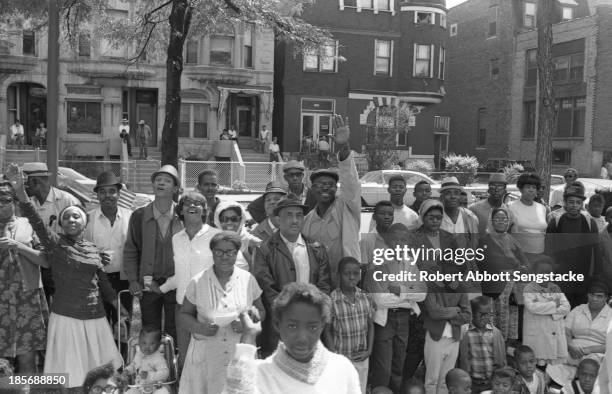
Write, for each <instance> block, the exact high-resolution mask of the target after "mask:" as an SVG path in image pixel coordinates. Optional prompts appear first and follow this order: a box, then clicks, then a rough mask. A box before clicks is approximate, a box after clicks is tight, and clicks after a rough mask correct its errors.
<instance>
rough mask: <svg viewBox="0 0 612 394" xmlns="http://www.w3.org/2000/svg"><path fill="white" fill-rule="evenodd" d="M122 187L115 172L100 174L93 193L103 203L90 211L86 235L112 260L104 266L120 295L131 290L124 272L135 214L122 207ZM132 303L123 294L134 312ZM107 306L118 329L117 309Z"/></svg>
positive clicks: (123, 297) (108, 314) (124, 300)
mask: <svg viewBox="0 0 612 394" xmlns="http://www.w3.org/2000/svg"><path fill="white" fill-rule="evenodd" d="M122 187H123V185H122V184H121V181H120V179H119V178H118V177H117V176H115V174H114V173H113V172H112V171H105V172H103V173H101V174H100V175H98V179H97V180H96V186H95V187H94V189H93V191H94V193H96V195H97V197H98V201H99V203H100V204H99V205H98V206H97V207H96V208H94V209H93V210H91V211H89V212H88V215H89V221H88V222H87V227H86V228H85V233H84V235H83V237H84V238H85V239H87V240H88V241H91V242H93V243H94V244H96V246H97V247H98V248H100V249H102V250H104V251H105V252H106V254H107V255H108V256H109V257H110V263H109V264H108V265H107V266H105V267H104V271H105V272H106V276H107V277H108V280H109V282H110V284H111V285H112V286H113V288H114V289H115V291H117V292H119V291H122V290H127V289H128V288H129V282H128V281H127V277H126V275H125V271H124V270H123V248H124V246H125V240H126V238H127V233H128V226H129V224H130V217H131V216H132V211H131V210H129V209H126V208H122V207H120V206H119V205H118V202H119V196H120V195H121V189H122ZM130 301H131V299H130V297H129V296H127V295H124V294H122V299H121V303H122V304H123V306H124V307H126V308H128V309H131V302H130ZM104 307H105V309H106V316H107V318H108V319H109V321H110V322H111V325H112V326H113V327H114V324H115V323H116V320H117V317H116V313H115V309H114V306H112V305H108V304H106V303H105V305H104Z"/></svg>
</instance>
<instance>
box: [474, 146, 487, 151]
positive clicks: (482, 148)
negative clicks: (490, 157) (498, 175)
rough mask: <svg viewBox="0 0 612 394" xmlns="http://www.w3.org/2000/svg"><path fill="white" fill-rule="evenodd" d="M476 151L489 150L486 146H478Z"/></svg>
mask: <svg viewBox="0 0 612 394" xmlns="http://www.w3.org/2000/svg"><path fill="white" fill-rule="evenodd" d="M476 150H487V148H486V147H485V146H477V147H476Z"/></svg>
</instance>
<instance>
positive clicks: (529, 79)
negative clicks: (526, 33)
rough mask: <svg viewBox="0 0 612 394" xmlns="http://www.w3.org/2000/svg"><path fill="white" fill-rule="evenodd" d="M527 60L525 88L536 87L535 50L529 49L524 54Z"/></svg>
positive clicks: (536, 64)
mask: <svg viewBox="0 0 612 394" xmlns="http://www.w3.org/2000/svg"><path fill="white" fill-rule="evenodd" d="M525 57H526V58H527V65H526V67H527V73H526V76H525V86H536V84H537V83H538V53H537V50H536V49H529V50H528V51H527V52H525Z"/></svg>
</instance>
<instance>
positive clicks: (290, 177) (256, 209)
mask: <svg viewBox="0 0 612 394" xmlns="http://www.w3.org/2000/svg"><path fill="white" fill-rule="evenodd" d="M304 169H305V168H304V165H303V164H302V163H300V162H299V161H296V160H290V161H288V162H287V163H285V164H284V165H283V178H284V179H285V181H286V182H287V185H289V190H288V192H289V193H291V194H293V195H294V196H295V197H296V198H298V199H299V200H300V201H302V204H304V205H306V206H307V208H308V212H310V210H311V209H312V208H314V206H315V204H316V202H315V199H314V195H313V194H312V191H311V189H309V188H308V187H307V186H306V185H305V184H304ZM247 211H249V213H250V214H251V217H252V218H253V219H255V221H256V222H257V223H260V222H261V221H263V220H264V219H265V218H266V212H265V209H264V201H263V196H262V197H258V198H257V199H255V200H253V201H252V202H251V203H250V204H249V205H248V207H247ZM308 212H307V213H308Z"/></svg>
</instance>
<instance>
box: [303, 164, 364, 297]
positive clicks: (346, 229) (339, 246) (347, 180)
mask: <svg viewBox="0 0 612 394" xmlns="http://www.w3.org/2000/svg"><path fill="white" fill-rule="evenodd" d="M354 155H355V154H354V152H351V153H350V155H349V156H348V158H346V159H345V160H343V161H339V162H338V175H339V179H340V183H341V184H342V187H341V188H340V190H338V192H337V193H336V199H335V200H334V202H333V203H332V205H331V206H330V207H329V208H328V209H327V211H325V213H324V214H323V217H321V216H319V214H318V212H317V208H316V207H315V208H314V209H313V210H312V211H310V212H309V213H308V215H306V218H305V219H304V227H303V229H302V234H304V236H305V237H306V238H308V239H310V240H313V241H318V242H320V243H322V244H323V245H324V246H325V249H326V250H327V255H328V257H329V268H330V271H331V279H332V287H335V285H336V283H337V280H336V276H337V273H338V262H339V261H340V259H341V258H342V257H344V256H350V257H354V258H356V259H357V260H360V259H361V252H360V249H359V228H360V224H361V183H360V182H359V175H358V174H357V167H356V166H355V159H354Z"/></svg>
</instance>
